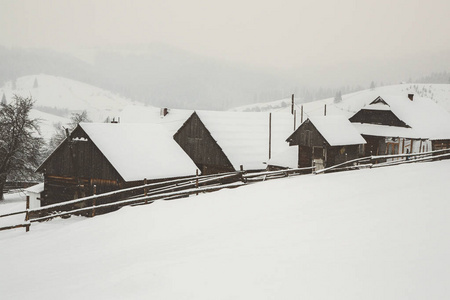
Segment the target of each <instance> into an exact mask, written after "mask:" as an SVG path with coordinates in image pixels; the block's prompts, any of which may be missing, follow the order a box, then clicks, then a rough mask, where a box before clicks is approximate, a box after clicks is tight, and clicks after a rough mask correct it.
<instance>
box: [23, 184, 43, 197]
mask: <svg viewBox="0 0 450 300" xmlns="http://www.w3.org/2000/svg"><path fill="white" fill-rule="evenodd" d="M24 191H25V192H28V193H34V194H39V193H42V192H43V191H44V183H43V182H42V183H38V184H36V185H33V186H30V187H28V188H26V189H25V190H24Z"/></svg>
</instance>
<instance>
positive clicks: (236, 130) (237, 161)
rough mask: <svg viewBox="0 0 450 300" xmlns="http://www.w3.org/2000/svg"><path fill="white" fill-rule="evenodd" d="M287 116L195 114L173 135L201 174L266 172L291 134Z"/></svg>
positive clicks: (205, 112) (273, 114)
mask: <svg viewBox="0 0 450 300" xmlns="http://www.w3.org/2000/svg"><path fill="white" fill-rule="evenodd" d="M293 118H294V117H293V116H292V115H291V114H287V113H272V114H270V113H252V112H215V111H195V112H194V113H192V115H191V116H190V117H189V118H188V119H187V120H186V122H185V123H184V124H183V125H182V126H181V127H180V128H179V129H178V131H177V132H176V133H175V135H174V139H175V141H176V142H177V143H178V144H179V145H180V147H181V148H183V150H184V151H185V152H186V153H187V154H188V155H189V157H191V159H192V160H193V161H194V162H195V164H196V165H197V167H198V168H199V169H200V170H201V171H202V174H214V173H221V172H229V171H238V170H240V169H241V166H242V168H243V169H244V170H246V171H258V170H265V169H266V168H267V164H268V161H269V159H270V158H271V156H272V155H273V154H274V153H277V152H280V151H282V150H284V149H285V148H287V145H286V143H285V142H284V141H285V138H286V136H288V135H289V134H291V133H292V132H293V130H294V127H293V126H294V119H293Z"/></svg>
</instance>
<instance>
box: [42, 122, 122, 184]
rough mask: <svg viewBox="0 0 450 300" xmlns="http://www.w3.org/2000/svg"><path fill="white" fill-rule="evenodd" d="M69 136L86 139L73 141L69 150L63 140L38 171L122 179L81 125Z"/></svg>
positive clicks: (58, 174)
mask: <svg viewBox="0 0 450 300" xmlns="http://www.w3.org/2000/svg"><path fill="white" fill-rule="evenodd" d="M71 137H72V138H84V139H87V141H86V142H83V141H73V142H72V150H71V149H70V146H69V142H68V141H67V140H65V141H64V142H63V144H62V145H61V146H60V147H59V148H58V149H57V150H56V151H55V152H54V153H53V154H52V155H51V157H50V158H49V159H48V160H47V161H45V162H44V164H43V165H42V166H41V167H40V168H39V169H38V171H39V172H43V171H44V169H45V174H47V175H57V176H62V175H65V176H69V177H70V176H73V177H83V178H99V179H107V180H119V181H123V180H122V178H121V176H120V175H119V173H117V171H116V170H115V169H114V167H113V166H112V165H111V163H110V162H109V161H108V160H107V159H106V157H105V156H104V155H103V154H102V152H101V151H100V150H99V149H98V148H97V146H95V144H94V143H93V142H92V141H91V139H90V138H89V137H88V136H87V134H86V133H85V132H84V131H83V130H82V129H81V127H78V128H77V129H76V130H75V131H74V132H73V133H72V134H71Z"/></svg>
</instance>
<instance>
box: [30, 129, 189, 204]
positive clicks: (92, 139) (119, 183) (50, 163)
mask: <svg viewBox="0 0 450 300" xmlns="http://www.w3.org/2000/svg"><path fill="white" fill-rule="evenodd" d="M196 169H197V167H196V166H195V164H194V163H193V162H192V160H191V159H190V158H189V157H188V156H187V155H186V154H185V153H184V151H183V150H182V149H181V148H180V147H179V146H178V145H177V143H176V142H175V141H174V140H173V138H172V136H171V134H170V133H169V132H167V131H166V130H165V128H164V127H163V126H161V125H156V124H111V123H98V124H94V123H80V124H79V125H78V126H77V127H76V128H75V130H74V131H73V132H72V133H71V134H70V136H69V137H68V138H67V139H66V140H64V142H62V143H61V144H60V145H59V147H58V148H57V149H56V150H55V151H54V152H53V153H52V154H51V155H50V156H49V157H48V158H47V159H46V160H45V161H44V163H43V164H42V165H41V166H40V167H39V168H38V169H37V172H41V173H43V174H44V193H43V196H42V199H41V204H42V206H45V205H49V204H53V203H58V202H63V201H68V200H71V199H76V198H80V197H84V196H89V195H92V194H93V191H94V185H95V186H96V192H97V194H99V193H104V192H108V191H113V190H117V189H121V188H126V187H131V186H137V185H141V184H143V182H144V179H147V180H148V182H156V181H161V180H164V179H168V178H178V177H185V176H192V175H194V174H195V172H196Z"/></svg>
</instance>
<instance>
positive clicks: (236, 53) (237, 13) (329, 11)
mask: <svg viewBox="0 0 450 300" xmlns="http://www.w3.org/2000/svg"><path fill="white" fill-rule="evenodd" d="M449 14H450V1H448V0H428V1H423V0H421V1H418V0H398V1H396V0H376V1H375V0H369V1H361V0H360V1H357V0H355V1H353V0H339V1H333V0H325V1H317V0H294V1H290V0H277V1H263V0H258V1H247V0H227V1H211V0H205V1H203V0H175V1H170V0H163V1H159V0H150V1H148V0H139V1H132V0H130V1H123V0H120V1H116V0H94V1H85V0H74V1H65V0H55V1H49V0H42V1H41V0H30V1H21V0H11V1H10V0H2V1H0V45H4V46H8V47H9V46H19V47H33V48H51V49H57V50H71V51H76V50H79V49H86V48H93V47H102V48H104V47H116V46H122V45H126V44H134V45H136V44H137V45H139V44H149V43H155V42H156V43H164V44H169V45H173V46H176V47H179V48H182V49H185V50H188V51H191V52H194V53H198V54H201V55H207V56H210V57H215V58H221V59H227V60H230V61H237V62H245V63H248V64H252V65H257V66H277V67H281V68H289V67H298V66H302V65H305V64H306V65H308V64H322V65H328V64H336V63H341V62H352V61H354V62H358V61H361V60H366V59H374V58H375V59H380V58H381V59H382V58H383V57H388V56H389V57H403V56H408V55H415V54H419V53H433V52H439V51H445V50H448V49H450V38H449V29H450V17H449Z"/></svg>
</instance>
